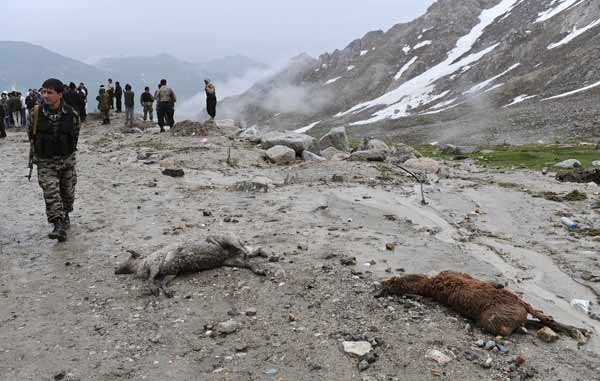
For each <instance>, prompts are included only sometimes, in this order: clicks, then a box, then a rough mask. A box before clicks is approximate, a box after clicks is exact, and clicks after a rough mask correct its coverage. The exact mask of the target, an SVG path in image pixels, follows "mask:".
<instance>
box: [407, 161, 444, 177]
mask: <svg viewBox="0 0 600 381" xmlns="http://www.w3.org/2000/svg"><path fill="white" fill-rule="evenodd" d="M404 165H405V166H406V167H408V168H412V169H418V170H420V171H425V172H429V173H433V174H435V175H442V174H443V172H445V171H444V170H442V165H441V164H440V163H439V162H438V161H436V160H433V159H429V158H426V157H424V158H420V159H410V160H407V161H406V162H404Z"/></svg>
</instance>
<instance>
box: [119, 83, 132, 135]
mask: <svg viewBox="0 0 600 381" xmlns="http://www.w3.org/2000/svg"><path fill="white" fill-rule="evenodd" d="M118 105H119V104H118V103H117V106H118ZM134 106H135V93H134V92H133V91H132V90H131V85H130V84H129V83H128V84H126V85H125V126H129V127H133V108H134ZM117 112H118V111H117Z"/></svg>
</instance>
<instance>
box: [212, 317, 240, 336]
mask: <svg viewBox="0 0 600 381" xmlns="http://www.w3.org/2000/svg"><path fill="white" fill-rule="evenodd" d="M239 328H240V324H239V323H238V322H237V321H235V320H227V321H225V322H222V323H219V324H218V325H217V332H218V333H220V334H221V335H229V334H232V333H234V332H236V331H237V330H238V329H239Z"/></svg>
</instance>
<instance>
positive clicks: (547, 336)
mask: <svg viewBox="0 0 600 381" xmlns="http://www.w3.org/2000/svg"><path fill="white" fill-rule="evenodd" d="M537 337H538V338H539V339H540V340H542V341H543V342H545V343H553V342H555V341H556V340H558V338H559V337H560V336H558V334H556V332H554V331H553V330H552V329H550V328H549V327H544V328H542V329H540V330H539V331H537Z"/></svg>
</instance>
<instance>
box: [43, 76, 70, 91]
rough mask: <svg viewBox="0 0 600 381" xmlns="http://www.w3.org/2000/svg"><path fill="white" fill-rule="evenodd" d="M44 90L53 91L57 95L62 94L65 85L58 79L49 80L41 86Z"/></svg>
mask: <svg viewBox="0 0 600 381" xmlns="http://www.w3.org/2000/svg"><path fill="white" fill-rule="evenodd" d="M42 87H43V88H44V89H50V90H54V91H56V92H57V93H62V92H64V91H65V85H64V84H63V83H62V81H61V80H60V79H56V78H50V79H47V80H46V81H44V83H43V84H42Z"/></svg>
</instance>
